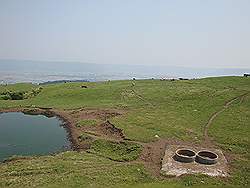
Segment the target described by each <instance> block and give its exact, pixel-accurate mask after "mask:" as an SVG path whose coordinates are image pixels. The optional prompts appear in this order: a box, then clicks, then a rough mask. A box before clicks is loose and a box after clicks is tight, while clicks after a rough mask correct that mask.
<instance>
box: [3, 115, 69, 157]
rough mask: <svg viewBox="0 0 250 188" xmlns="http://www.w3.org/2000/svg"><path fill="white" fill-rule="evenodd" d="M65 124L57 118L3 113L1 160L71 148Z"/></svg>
mask: <svg viewBox="0 0 250 188" xmlns="http://www.w3.org/2000/svg"><path fill="white" fill-rule="evenodd" d="M61 125H62V121H61V120H59V119H58V118H56V117H51V118H48V117H45V116H43V115H26V114H23V113H21V112H10V113H0V161H3V160H4V159H6V158H8V157H11V156H13V155H24V156H25V155H45V154H50V153H55V152H59V151H62V150H65V149H67V148H69V146H70V142H69V141H68V138H67V131H66V130H65V128H63V127H62V126H61Z"/></svg>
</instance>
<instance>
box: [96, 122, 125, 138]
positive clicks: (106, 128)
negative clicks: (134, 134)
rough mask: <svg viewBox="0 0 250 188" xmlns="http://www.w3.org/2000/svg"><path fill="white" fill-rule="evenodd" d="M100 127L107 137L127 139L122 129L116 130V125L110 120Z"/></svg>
mask: <svg viewBox="0 0 250 188" xmlns="http://www.w3.org/2000/svg"><path fill="white" fill-rule="evenodd" d="M99 126H100V128H101V129H102V131H103V133H104V134H106V135H110V136H111V135H112V136H113V137H117V138H120V139H124V138H125V135H124V134H123V132H122V129H119V128H116V127H115V125H113V124H112V123H110V121H109V120H107V121H106V122H104V123H102V124H100V125H99Z"/></svg>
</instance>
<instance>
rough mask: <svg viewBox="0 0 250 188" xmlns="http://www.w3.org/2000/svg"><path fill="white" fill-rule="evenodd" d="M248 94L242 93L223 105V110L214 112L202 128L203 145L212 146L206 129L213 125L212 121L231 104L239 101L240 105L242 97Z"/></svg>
mask: <svg viewBox="0 0 250 188" xmlns="http://www.w3.org/2000/svg"><path fill="white" fill-rule="evenodd" d="M248 94H249V92H247V93H244V94H242V95H239V96H237V97H235V98H233V99H231V100H229V101H228V102H226V103H225V105H224V106H223V108H222V109H221V110H219V111H217V112H215V113H214V114H213V115H212V116H211V117H210V118H209V120H208V122H207V124H206V125H205V127H204V132H203V136H204V140H203V144H204V145H211V144H212V141H211V139H210V137H209V136H208V129H209V127H210V126H211V124H212V123H213V121H214V119H215V118H216V117H217V116H218V115H220V114H221V113H222V112H224V111H225V110H226V109H227V108H229V107H230V106H231V104H232V103H233V102H235V101H236V100H238V99H240V103H242V102H243V100H244V97H245V96H246V95H248Z"/></svg>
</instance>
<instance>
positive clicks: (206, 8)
mask: <svg viewBox="0 0 250 188" xmlns="http://www.w3.org/2000/svg"><path fill="white" fill-rule="evenodd" d="M249 10H250V0H0V59H29V60H40V61H66V62H73V61H77V62H85V63H86V62H87V63H97V64H118V65H119V64H129V65H130V64H139V65H140V64H141V65H166V66H182V67H201V68H205V67H208V68H211V67H214V68H250V11H249Z"/></svg>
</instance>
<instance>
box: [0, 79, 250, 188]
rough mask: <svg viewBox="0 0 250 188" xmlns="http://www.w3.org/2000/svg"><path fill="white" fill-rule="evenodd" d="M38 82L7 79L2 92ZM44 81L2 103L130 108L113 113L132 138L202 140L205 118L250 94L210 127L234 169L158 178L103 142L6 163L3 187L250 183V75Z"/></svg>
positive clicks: (0, 178) (1, 168) (0, 169)
mask: <svg viewBox="0 0 250 188" xmlns="http://www.w3.org/2000/svg"><path fill="white" fill-rule="evenodd" d="M81 85H86V86H88V88H86V89H84V88H81ZM36 87H39V86H35V85H31V84H15V85H8V86H0V93H4V92H6V91H13V92H14V91H25V92H29V91H31V90H32V89H35V88H36ZM42 87H43V89H42V90H41V92H40V93H39V94H38V95H37V96H34V97H31V98H28V99H25V100H0V109H6V108H19V107H50V108H55V109H65V110H67V109H76V108H82V107H85V108H99V109H102V108H105V109H119V110H123V111H124V114H123V115H122V116H117V117H114V118H112V119H111V120H110V121H111V122H112V123H113V124H114V125H115V126H116V127H118V128H121V129H123V131H124V133H125V135H126V137H127V138H128V139H131V140H134V141H138V142H150V141H153V140H154V139H156V138H155V135H159V137H160V138H166V139H175V140H182V141H189V142H193V143H196V144H199V143H201V142H202V139H203V131H204V126H205V125H206V123H207V121H208V119H209V118H210V117H211V115H212V114H213V113H215V112H217V111H218V110H220V109H221V108H223V106H224V105H225V103H226V102H228V101H230V100H231V99H234V98H235V97H238V96H240V95H243V94H246V95H245V96H244V97H241V98H239V99H238V100H235V101H234V102H233V103H232V104H231V105H230V107H229V108H227V109H226V110H225V111H224V112H222V113H221V114H220V115H219V116H218V117H217V118H216V119H215V120H214V122H213V123H212V125H211V127H210V128H209V131H208V134H209V136H210V137H211V138H212V139H213V140H214V142H215V143H216V144H217V145H218V146H219V147H220V148H222V149H223V151H224V153H226V154H227V156H229V157H230V160H229V162H230V167H231V177H230V178H227V179H220V178H211V177H207V176H192V175H190V176H184V177H181V178H165V179H161V178H156V177H153V176H152V175H151V174H150V172H148V171H147V169H145V168H144V167H143V164H138V163H133V162H116V161H113V160H110V159H112V151H111V152H105V151H102V149H101V148H99V150H98V151H97V152H92V153H85V152H82V153H76V152H66V153H62V154H59V155H56V156H44V157H32V158H28V159H25V160H17V161H13V162H10V163H6V164H0V187H6V186H12V187H22V186H45V187H47V186H48V185H50V186H51V187H62V186H68V187H74V186H80V185H82V186H84V185H85V186H87V187H90V186H92V187H98V186H99V187H102V186H114V187H118V186H119V187H121V186H125V187H184V186H196V187H201V186H202V187H211V186H221V187H225V186H231V187H236V186H239V187H244V186H249V177H250V166H249V164H250V156H249V147H250V141H249V138H248V137H249V136H248V135H249V132H250V126H249V125H250V124H249V122H250V93H249V92H250V79H249V78H243V77H220V78H206V79H199V80H184V81H160V80H138V81H111V82H98V83H63V84H54V85H44V86H42ZM97 146H98V147H102V146H105V147H108V146H109V145H107V144H102V143H98V145H96V146H95V147H96V148H98V147H97ZM95 147H94V146H93V148H95ZM120 147H122V146H120ZM107 151H109V150H107ZM121 151H122V149H121ZM103 152H104V153H103ZM96 153H99V154H98V155H96ZM120 153H123V152H120ZM106 155H111V156H106ZM115 155H116V156H115V158H119V152H118V153H115ZM105 156H106V157H105ZM108 158H109V159H108ZM113 158H114V156H113Z"/></svg>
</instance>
